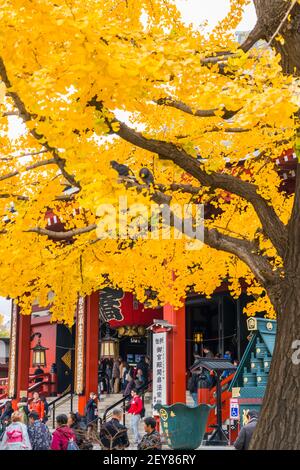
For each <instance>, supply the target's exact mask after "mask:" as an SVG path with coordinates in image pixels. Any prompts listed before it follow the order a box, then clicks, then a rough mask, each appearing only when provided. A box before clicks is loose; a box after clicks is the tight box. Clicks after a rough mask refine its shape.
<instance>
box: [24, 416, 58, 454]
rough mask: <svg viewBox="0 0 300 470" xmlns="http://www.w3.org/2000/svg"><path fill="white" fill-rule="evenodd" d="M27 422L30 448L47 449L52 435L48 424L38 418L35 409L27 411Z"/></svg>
mask: <svg viewBox="0 0 300 470" xmlns="http://www.w3.org/2000/svg"><path fill="white" fill-rule="evenodd" d="M28 423H29V425H28V436H29V440H30V443H31V447H32V450H49V449H50V447H51V442H52V436H51V433H50V431H49V429H48V426H47V425H46V424H45V423H43V422H42V421H41V420H40V418H39V415H38V413H37V412H36V411H31V413H29V415H28Z"/></svg>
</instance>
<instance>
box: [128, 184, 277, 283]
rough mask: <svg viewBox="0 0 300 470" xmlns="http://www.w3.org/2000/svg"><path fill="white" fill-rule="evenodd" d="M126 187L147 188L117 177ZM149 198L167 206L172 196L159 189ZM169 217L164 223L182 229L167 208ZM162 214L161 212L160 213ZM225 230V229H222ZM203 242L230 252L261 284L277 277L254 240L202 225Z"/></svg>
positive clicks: (138, 189) (180, 221) (140, 189)
mask: <svg viewBox="0 0 300 470" xmlns="http://www.w3.org/2000/svg"><path fill="white" fill-rule="evenodd" d="M119 181H120V182H123V183H124V185H125V186H126V187H135V188H137V191H138V192H140V191H142V190H145V189H148V190H149V187H148V186H146V185H140V184H139V183H138V182H135V181H134V180H133V179H132V178H126V177H125V178H119ZM150 198H151V199H152V200H153V201H154V202H156V203H157V204H158V205H167V206H168V207H169V205H170V203H171V200H172V197H170V196H168V195H165V194H164V193H163V192H161V191H157V190H156V191H154V192H153V193H152V194H150ZM169 214H170V218H169V219H167V220H165V223H167V224H169V225H170V226H172V227H176V228H177V229H178V230H181V231H182V220H181V219H180V218H178V217H177V216H176V215H175V214H174V212H173V211H172V210H171V209H170V210H169ZM162 215H163V214H162ZM224 230H225V229H224ZM204 242H205V243H206V244H207V245H208V246H210V247H211V248H214V249H216V250H221V251H225V252H227V253H231V254H233V255H235V256H237V257H238V258H239V259H241V260H242V261H243V262H244V263H245V264H246V265H247V266H248V267H249V268H250V269H251V271H252V272H253V274H254V275H255V277H256V279H257V280H258V281H259V282H260V283H261V284H262V285H263V286H265V287H266V286H268V285H269V284H270V283H273V282H275V281H276V280H277V279H278V274H277V273H275V272H274V271H273V269H272V266H271V264H270V263H269V261H268V260H267V258H265V257H264V256H263V255H262V254H257V253H256V252H257V246H256V245H255V242H254V241H253V242H251V241H249V240H247V239H245V238H237V237H232V236H229V235H225V234H224V233H221V232H220V231H218V230H217V229H216V228H214V229H209V228H207V227H204Z"/></svg>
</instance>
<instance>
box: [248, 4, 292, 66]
mask: <svg viewBox="0 0 300 470" xmlns="http://www.w3.org/2000/svg"><path fill="white" fill-rule="evenodd" d="M290 1H291V0H289V1H285V0H254V5H255V8H256V14H257V25H256V27H255V32H256V39H257V38H258V36H260V39H264V40H265V41H267V42H270V41H271V39H272V38H273V35H274V33H275V32H276V31H277V29H278V27H279V26H280V25H281V23H282V22H283V23H282V25H281V27H280V31H279V33H278V35H281V36H282V37H283V39H284V43H283V44H281V43H280V42H279V41H277V40H276V38H275V39H274V40H272V43H271V45H272V46H273V47H275V49H276V51H277V52H279V54H280V55H281V63H282V67H283V70H284V72H285V73H288V74H295V75H299V74H300V46H299V45H300V5H299V3H296V5H295V6H294V7H293V9H292V11H291V14H290V19H287V20H286V21H284V17H285V15H286V12H287V10H288V9H289V8H290V6H291V3H290ZM258 30H259V31H260V34H257V31H258Z"/></svg>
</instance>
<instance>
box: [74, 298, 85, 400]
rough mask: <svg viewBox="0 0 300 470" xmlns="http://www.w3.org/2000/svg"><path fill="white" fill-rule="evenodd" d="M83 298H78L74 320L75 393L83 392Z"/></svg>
mask: <svg viewBox="0 0 300 470" xmlns="http://www.w3.org/2000/svg"><path fill="white" fill-rule="evenodd" d="M84 341H85V298H84V297H79V299H78V306H77V318H76V355H75V392H76V393H77V394H78V395H79V394H81V393H83V390H84V362H85V357H84Z"/></svg>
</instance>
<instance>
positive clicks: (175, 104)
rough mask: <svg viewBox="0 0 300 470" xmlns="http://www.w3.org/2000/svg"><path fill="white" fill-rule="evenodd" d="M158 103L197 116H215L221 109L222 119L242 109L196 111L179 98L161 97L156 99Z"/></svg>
mask: <svg viewBox="0 0 300 470" xmlns="http://www.w3.org/2000/svg"><path fill="white" fill-rule="evenodd" d="M155 102H156V104H158V105H159V106H169V107H171V108H175V109H179V110H180V111H182V112H184V113H187V114H190V115H191V116H196V117H203V118H205V117H215V116H218V113H219V112H220V111H221V112H222V113H223V114H222V116H221V117H222V119H225V120H227V119H231V118H232V117H233V116H235V115H236V114H237V113H238V112H239V111H240V109H238V110H236V111H230V110H228V109H226V108H224V107H223V108H221V109H220V108H213V109H196V110H195V111H193V110H192V108H191V107H190V106H188V105H187V104H185V103H183V102H182V101H178V100H173V99H172V98H168V97H166V98H160V99H159V100H157V101H155Z"/></svg>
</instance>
